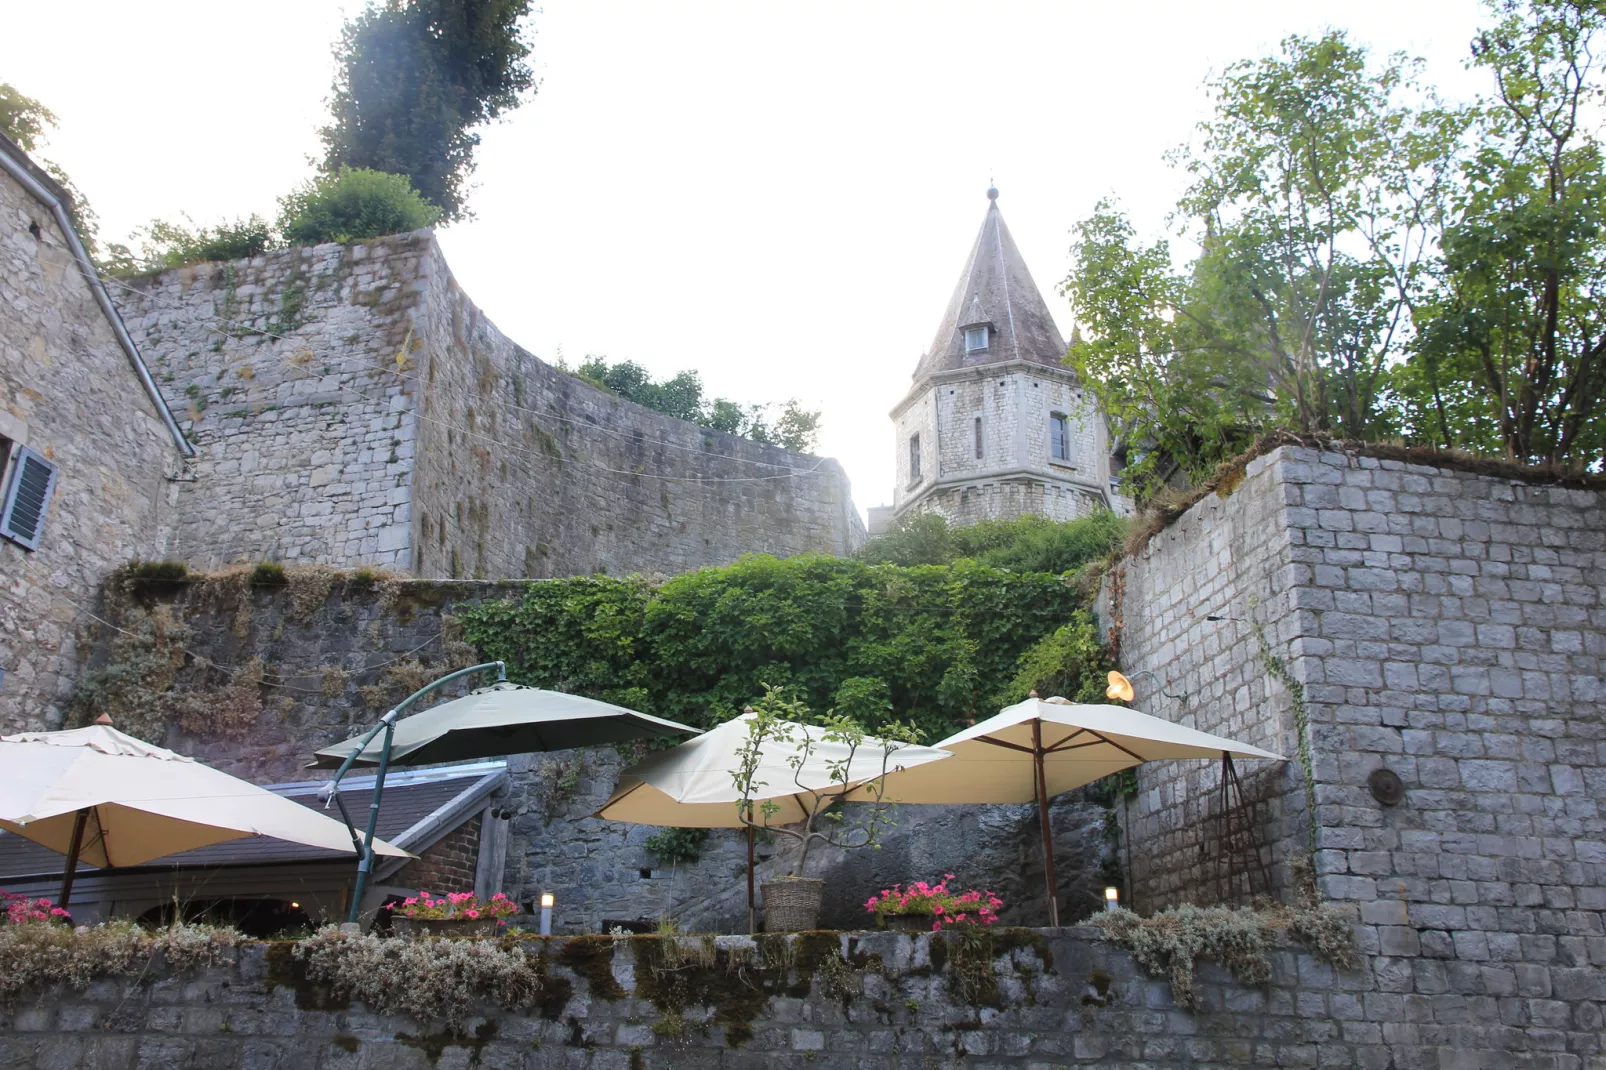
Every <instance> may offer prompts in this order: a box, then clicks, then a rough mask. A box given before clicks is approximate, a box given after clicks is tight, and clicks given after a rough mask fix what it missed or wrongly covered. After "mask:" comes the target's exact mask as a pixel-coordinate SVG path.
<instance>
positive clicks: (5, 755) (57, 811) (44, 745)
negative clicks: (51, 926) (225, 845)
mask: <svg viewBox="0 0 1606 1070" xmlns="http://www.w3.org/2000/svg"><path fill="white" fill-rule="evenodd" d="M0 828H3V829H5V830H6V831H7V832H14V833H16V834H17V835H19V836H23V837H26V838H27V839H30V840H32V841H33V842H35V843H37V844H41V845H42V846H45V847H48V848H50V849H51V850H52V851H59V852H61V853H62V854H64V855H66V856H67V867H66V875H65V877H64V878H63V880H62V886H61V898H60V905H62V906H65V905H66V904H67V901H68V897H69V896H70V895H71V894H72V883H73V874H74V871H75V870H76V869H77V866H78V862H79V860H80V859H82V860H83V861H85V862H87V863H89V864H90V865H93V866H96V867H102V868H104V867H116V866H137V865H139V864H140V863H142V862H149V861H150V860H151V859H153V858H163V857H165V856H167V855H170V854H177V853H178V852H180V851H188V850H190V849H191V848H195V847H205V846H207V845H208V844H213V843H221V842H223V841H225V840H237V839H242V838H244V837H246V836H270V837H272V838H274V839H278V840H289V841H291V842H293V843H304V844H308V845H310V846H313V847H323V848H327V849H328V850H331V851H342V852H355V850H356V848H355V846H354V844H353V843H352V839H351V835H350V833H349V832H348V830H347V829H346V826H345V825H343V824H341V823H340V822H338V821H336V820H334V819H333V818H330V817H326V816H325V815H323V814H320V813H318V812H317V811H315V810H310V809H308V808H307V807H305V806H302V805H301V804H300V803H297V802H294V801H292V800H290V799H286V798H283V797H282V796H279V795H275V794H274V793H273V792H271V791H268V790H267V789H265V788H259V787H257V786H256V785H255V784H251V783H248V782H246V781H244V780H241V779H239V778H238V777H232V776H229V775H228V774H227V773H223V772H220V771H218V770H216V769H213V768H211V767H210V766H206V765H202V764H201V763H200V762H197V761H196V760H195V759H193V758H186V757H185V756H184V755H182V754H174V753H173V752H172V751H170V750H163V749H162V748H161V747H156V746H152V745H151V744H149V743H145V742H143V741H142V740H138V739H135V738H134V737H133V736H128V735H124V734H123V733H122V732H119V731H117V730H116V729H115V728H112V727H111V726H110V724H109V723H106V722H101V723H97V724H93V725H91V726H89V727H88V728H76V729H72V730H70V731H65V732H23V733H20V734H18V735H13V736H0ZM374 849H375V850H376V851H378V852H379V853H381V854H387V855H391V856H394V857H397V858H409V857H411V856H410V855H409V854H408V853H407V852H406V851H403V850H401V849H400V848H399V847H392V846H391V845H390V844H388V843H384V842H383V841H377V842H376V843H375V844H374Z"/></svg>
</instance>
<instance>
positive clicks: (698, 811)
mask: <svg viewBox="0 0 1606 1070" xmlns="http://www.w3.org/2000/svg"><path fill="white" fill-rule="evenodd" d="M756 716H757V714H755V713H753V712H752V711H751V710H749V711H748V712H747V713H744V714H742V715H741V716H740V717H737V718H735V719H733V720H729V721H726V722H725V723H724V724H722V725H719V726H718V727H716V728H713V729H710V730H709V731H707V732H704V733H703V734H702V735H700V736H698V737H697V738H696V739H688V740H687V741H686V742H684V743H682V744H680V746H678V747H673V748H671V749H669V750H666V751H660V752H659V753H657V754H652V755H648V756H647V757H646V758H645V759H643V760H642V761H640V762H637V763H636V764H635V765H633V766H631V767H630V768H628V769H626V770H625V771H624V772H623V773H621V774H620V775H619V782H618V785H617V786H616V787H615V789H614V793H613V796H612V797H611V798H610V799H609V800H608V801H607V802H605V803H603V805H602V809H600V810H598V811H597V816H598V817H602V818H607V819H608V820H610V821H627V822H633V823H635V824H638V825H667V826H671V827H673V828H742V827H744V826H745V827H746V828H747V923H748V924H747V927H748V929H749V930H752V929H754V920H755V919H754V898H753V826H752V825H750V824H748V823H747V822H745V821H743V820H742V818H741V814H740V812H739V804H740V803H741V801H742V793H741V791H740V790H738V789H737V787H736V778H735V775H734V774H735V773H736V772H737V770H738V769H740V768H741V764H742V762H741V752H742V750H743V749H744V748H745V747H746V746H747V738H748V731H749V729H748V726H749V725H750V724H751V723H752V721H753V719H754V718H755V717H756ZM777 727H778V728H779V732H778V733H777V734H778V735H784V736H789V737H791V738H790V740H782V739H776V738H773V737H772V738H767V739H765V740H764V741H763V742H762V743H761V744H760V745H759V755H758V766H757V768H756V769H755V770H754V772H753V785H754V790H753V793H752V800H753V801H754V802H765V801H769V802H773V803H774V804H775V807H776V810H775V812H774V813H772V814H765V813H764V811H763V810H761V809H759V808H758V807H754V808H753V813H752V817H753V819H754V820H755V821H757V822H758V823H760V824H765V825H772V824H773V825H790V824H793V823H794V822H798V821H804V820H807V818H808V816H809V813H810V811H811V810H814V809H817V808H818V807H819V805H820V801H821V800H820V796H821V795H825V794H830V793H833V792H840V791H844V790H845V789H850V788H855V787H857V789H858V790H859V791H860V792H862V793H863V798H864V799H865V800H867V801H873V800H874V799H875V793H874V791H873V789H872V788H871V786H870V784H869V782H871V781H875V780H877V778H879V777H881V776H882V775H883V774H884V773H887V772H889V771H890V770H894V769H902V768H908V767H911V766H915V765H924V764H926V763H929V762H935V761H939V760H943V759H946V758H948V757H949V754H948V753H947V752H946V751H940V750H936V749H935V748H932V747H916V746H912V745H908V744H898V743H892V744H888V743H887V742H886V741H885V740H881V739H877V738H876V737H874V736H865V737H864V739H863V740H862V741H861V742H860V744H859V746H858V747H857V748H849V747H848V745H847V744H845V743H835V742H829V741H826V740H824V739H822V738H821V736H822V734H823V732H824V729H821V728H814V727H810V726H808V725H802V724H798V723H796V722H794V721H782V722H780V724H779V725H778V726H777ZM806 736H811V737H812V739H813V742H812V743H809V742H808V741H807V740H806V739H805V737H806ZM888 746H891V747H893V748H894V749H893V751H892V753H891V754H890V755H888V754H887V747H888ZM805 749H806V750H807V753H806V754H805V753H804V752H805ZM799 758H801V759H802V760H801V761H799ZM833 769H834V770H835V771H836V772H837V773H840V774H842V775H834V774H833Z"/></svg>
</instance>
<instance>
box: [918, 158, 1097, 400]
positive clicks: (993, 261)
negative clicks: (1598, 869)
mask: <svg viewBox="0 0 1606 1070" xmlns="http://www.w3.org/2000/svg"><path fill="white" fill-rule="evenodd" d="M987 199H988V201H989V203H988V205H987V218H986V219H984V220H982V224H981V233H979V234H977V235H976V244H975V245H973V246H971V249H970V257H969V259H968V260H966V261H965V269H964V271H962V272H960V274H959V285H958V286H957V287H956V288H955V289H954V295H953V297H952V298H950V299H949V301H948V311H947V312H946V313H945V314H944V315H943V317H942V326H941V327H939V328H937V337H936V338H935V339H933V340H932V343H931V348H930V349H928V350H927V351H926V355H925V356H923V357H921V358H920V364H919V365H918V366H917V367H916V368H915V374H914V378H915V380H916V381H917V382H918V381H919V380H921V379H924V378H925V377H926V376H928V375H931V374H933V373H936V372H942V371H951V370H953V369H955V368H970V367H977V366H979V365H983V364H998V363H1000V362H1002V361H1006V360H1029V361H1032V362H1034V363H1037V364H1047V365H1051V366H1053V367H1060V366H1061V365H1060V361H1061V360H1062V359H1063V358H1064V356H1065V339H1063V338H1061V337H1060V332H1059V328H1058V327H1056V326H1055V325H1054V317H1053V316H1051V315H1049V312H1048V305H1047V304H1046V303H1045V302H1044V301H1043V295H1042V294H1041V293H1039V292H1038V289H1037V284H1036V283H1034V282H1033V281H1032V273H1031V272H1030V271H1028V270H1026V261H1025V260H1023V259H1021V255H1020V250H1019V249H1017V248H1016V247H1015V239H1014V238H1012V237H1010V234H1009V228H1008V227H1007V226H1005V225H1004V217H1003V215H1002V214H1001V213H1000V212H999V211H998V190H996V189H989V190H988V191H987ZM977 323H990V324H991V325H992V332H991V333H992V337H991V340H990V344H989V345H988V347H987V348H986V349H983V350H981V351H979V352H976V353H966V352H965V337H964V330H963V328H965V327H967V326H971V325H973V324H977Z"/></svg>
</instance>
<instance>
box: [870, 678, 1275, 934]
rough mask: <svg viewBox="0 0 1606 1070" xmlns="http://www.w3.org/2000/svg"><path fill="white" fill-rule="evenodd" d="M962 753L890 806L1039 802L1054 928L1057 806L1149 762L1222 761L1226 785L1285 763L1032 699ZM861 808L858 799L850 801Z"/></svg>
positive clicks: (1178, 728)
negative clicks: (1238, 773) (1244, 770)
mask: <svg viewBox="0 0 1606 1070" xmlns="http://www.w3.org/2000/svg"><path fill="white" fill-rule="evenodd" d="M937 746H938V747H941V748H942V749H944V750H947V751H951V752H952V753H953V756H954V757H953V759H952V760H951V761H946V762H943V763H942V765H941V766H914V767H911V768H909V769H904V770H901V771H899V772H897V773H894V774H891V775H889V776H888V777H887V779H886V782H885V787H884V788H883V797H884V798H886V799H887V800H889V801H892V802H906V803H1023V802H1031V801H1032V800H1034V799H1035V800H1036V801H1037V820H1038V825H1039V828H1040V830H1041V833H1042V837H1043V875H1044V877H1046V878H1047V881H1048V917H1049V924H1050V925H1058V924H1059V889H1058V885H1057V883H1056V881H1055V878H1054V841H1053V837H1052V836H1051V835H1050V834H1049V827H1048V800H1049V799H1052V798H1053V797H1054V796H1056V795H1059V794H1062V793H1064V792H1067V791H1070V790H1071V789H1072V788H1079V787H1081V786H1082V785H1084V784H1091V783H1092V782H1093V781H1095V780H1097V779H1099V778H1100V777H1104V776H1108V775H1109V774H1111V773H1118V772H1120V771H1121V770H1123V769H1130V768H1131V767H1132V766H1135V765H1141V764H1143V763H1144V762H1154V761H1164V760H1166V759H1171V758H1220V759H1222V761H1223V763H1224V766H1223V771H1222V772H1223V776H1226V775H1228V774H1229V773H1230V769H1231V767H1230V762H1231V760H1232V758H1233V757H1239V758H1269V759H1272V760H1274V761H1283V760H1284V759H1283V757H1282V755H1280V754H1273V753H1272V752H1271V751H1266V750H1261V749H1260V748H1259V747H1252V746H1250V745H1249V744H1247V743H1239V742H1237V741H1235V740H1231V739H1226V738H1224V737H1222V736H1213V735H1211V734H1210V733H1208V732H1200V731H1199V730H1198V729H1194V728H1188V727H1186V726H1184V725H1179V724H1173V723H1172V722H1170V721H1162V720H1161V719H1160V718H1158V717H1150V716H1149V715H1148V714H1146V713H1139V712H1138V711H1137V710H1131V709H1127V708H1126V707H1125V706H1106V705H1083V704H1078V703H1073V702H1071V701H1070V700H1069V699H1064V698H1057V697H1056V698H1047V699H1040V698H1038V697H1037V695H1036V693H1035V692H1034V693H1033V695H1032V697H1031V698H1028V699H1027V700H1026V701H1024V702H1017V703H1016V704H1015V705H1013V706H1008V707H1005V708H1004V709H1003V710H1001V711H999V713H998V714H997V716H994V717H989V718H987V720H985V721H983V722H981V723H980V724H977V725H972V726H971V727H969V728H967V729H965V730H964V731H962V732H956V733H954V734H953V735H951V736H949V737H948V738H947V739H944V740H942V741H941V742H939V743H938V744H937ZM849 798H853V796H851V795H850V796H849Z"/></svg>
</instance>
